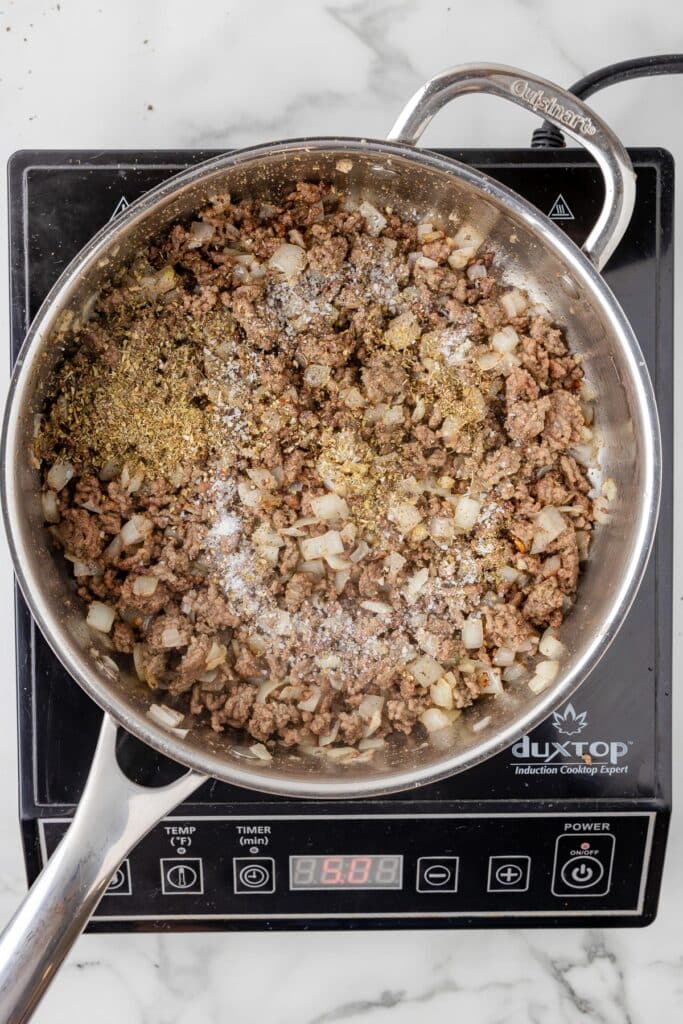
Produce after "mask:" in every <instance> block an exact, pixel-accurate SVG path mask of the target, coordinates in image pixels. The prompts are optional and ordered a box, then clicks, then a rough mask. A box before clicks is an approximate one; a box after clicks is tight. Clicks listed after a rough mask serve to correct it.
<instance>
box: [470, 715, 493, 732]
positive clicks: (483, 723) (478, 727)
mask: <svg viewBox="0 0 683 1024" xmlns="http://www.w3.org/2000/svg"><path fill="white" fill-rule="evenodd" d="M490 724H491V716H490V715H487V716H486V718H480V719H479V721H478V722H475V723H474V725H473V726H472V732H481V731H482V729H486V728H487V727H488V726H489V725H490Z"/></svg>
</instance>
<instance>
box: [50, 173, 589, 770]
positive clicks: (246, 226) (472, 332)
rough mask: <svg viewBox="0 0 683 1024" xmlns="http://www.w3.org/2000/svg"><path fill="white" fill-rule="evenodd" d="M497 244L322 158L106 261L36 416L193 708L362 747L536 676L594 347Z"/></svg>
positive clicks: (569, 522)
mask: <svg viewBox="0 0 683 1024" xmlns="http://www.w3.org/2000/svg"><path fill="white" fill-rule="evenodd" d="M475 242H476V239H475ZM499 271H500V268H499V267H498V266H497V263H496V258H495V254H494V253H492V252H488V251H485V246H483V245H481V244H480V245H478V246H477V245H476V244H474V245H473V246H471V247H470V248H469V249H460V248H458V243H457V241H456V239H455V238H453V237H450V236H448V235H447V234H446V233H445V232H443V231H441V230H439V229H437V228H434V227H433V226H432V225H429V224H421V225H419V226H417V227H416V225H414V224H412V223H409V222H407V221H402V220H401V219H400V218H399V217H398V216H397V215H396V214H395V213H392V212H390V211H384V212H383V213H382V212H381V211H377V210H374V208H373V207H371V206H369V205H368V204H362V205H361V207H360V208H359V209H356V208H354V207H353V205H352V204H351V203H350V202H349V201H348V199H346V198H345V197H343V196H341V195H340V194H338V193H337V192H335V191H334V190H333V189H332V188H331V187H329V186H327V185H325V184H311V183H304V184H301V185H299V186H298V187H297V188H296V189H295V190H294V191H293V192H292V194H291V195H289V196H288V197H287V198H286V199H285V200H284V201H283V202H281V203H280V204H278V205H270V204H263V203H255V202H250V201H248V200H245V201H242V202H240V203H233V202H232V201H231V200H230V198H229V197H224V198H217V199H216V200H215V201H214V202H213V204H212V205H211V206H209V207H207V208H206V209H205V210H203V211H202V212H201V214H200V216H199V219H198V220H197V221H196V222H195V223H193V224H191V225H189V226H186V225H176V226H175V227H174V228H173V229H172V230H171V231H170V232H169V233H168V235H167V237H166V238H165V239H162V240H161V241H159V242H158V243H157V244H155V245H153V246H150V248H149V249H148V250H147V251H146V252H145V253H142V254H141V255H140V256H139V258H138V259H137V260H136V261H134V263H133V264H132V265H131V266H130V267H128V268H127V269H126V270H125V271H124V272H122V273H121V274H120V275H119V276H118V277H117V279H116V280H114V281H112V282H111V283H110V285H109V286H108V287H107V288H105V289H104V290H103V291H102V293H101V295H100V297H99V299H98V302H97V305H96V306H95V311H94V314H93V318H92V320H91V321H90V323H88V324H87V325H86V327H84V328H82V329H81V331H80V334H78V335H77V336H76V338H75V343H74V347H73V350H72V351H71V352H70V354H69V355H68V357H67V358H65V360H64V362H63V364H62V365H61V366H60V367H59V368H58V369H57V370H56V371H55V375H54V380H53V382H52V387H51V391H50V397H49V399H48V401H47V404H46V408H45V416H44V418H43V424H42V427H41V429H40V431H39V433H38V436H37V438H36V446H35V450H36V455H37V456H38V457H39V458H41V459H42V460H43V465H44V467H45V499H44V500H45V509H46V519H47V520H48V521H49V522H50V523H51V524H52V525H51V531H52V534H53V536H54V539H55V541H56V544H57V545H58V547H60V548H61V549H63V551H64V552H65V554H66V555H67V557H69V558H70V559H71V560H72V562H73V564H74V574H75V577H76V583H77V587H78V592H79V594H80V595H81V597H82V598H83V600H84V602H86V603H88V604H91V605H92V608H91V613H90V615H89V620H90V621H91V624H92V625H93V627H94V628H98V627H99V628H100V629H101V627H102V625H104V626H105V627H106V625H107V617H106V614H105V620H104V622H103V620H102V618H101V609H99V610H98V609H97V606H95V605H94V604H93V602H95V601H97V602H99V603H104V604H106V605H108V606H109V607H110V609H111V610H112V612H113V616H114V617H113V621H112V623H111V625H110V628H109V630H108V631H107V634H102V635H101V639H102V642H104V643H105V645H106V643H108V642H109V641H110V643H111V647H112V648H113V650H114V651H115V652H118V655H120V657H121V664H124V663H125V659H126V658H128V659H131V660H132V662H133V664H134V667H135V672H136V673H137V676H138V678H139V680H140V683H141V685H145V686H147V687H149V688H150V689H151V690H153V691H155V692H156V691H158V695H156V696H155V700H161V701H163V702H164V703H166V704H167V705H169V706H170V707H172V708H174V709H177V710H179V711H181V712H183V713H184V715H185V716H186V717H185V722H184V725H185V726H187V727H190V728H191V727H192V723H193V720H195V719H198V720H201V721H206V722H209V723H210V725H211V726H212V728H213V729H214V730H216V731H218V732H221V731H223V730H225V729H226V728H232V729H239V730H246V732H247V733H248V734H249V735H250V736H251V737H252V738H253V739H254V740H257V741H258V742H259V744H263V743H267V744H268V745H270V746H273V745H274V744H278V743H279V744H281V745H282V746H284V747H292V746H296V745H298V746H299V747H301V748H302V749H303V750H310V749H313V748H315V749H317V750H323V751H325V750H331V749H334V748H335V747H336V748H339V747H345V748H349V751H348V756H349V758H351V757H357V756H359V752H360V751H363V753H362V754H360V756H365V757H371V756H372V751H373V749H375V748H377V747H378V746H379V745H380V744H381V742H382V741H383V740H384V739H385V738H386V737H387V736H388V735H389V734H390V733H391V732H393V731H398V732H402V733H410V732H412V731H413V730H414V729H415V728H416V727H417V728H419V729H421V728H423V727H426V728H427V730H429V731H431V730H434V729H438V728H443V727H446V726H447V725H449V724H450V723H451V722H452V721H454V720H455V718H457V717H458V716H459V715H460V713H461V710H462V709H464V708H467V707H468V706H470V705H471V704H472V703H473V702H474V701H477V700H480V699H482V700H483V699H495V694H496V693H497V692H500V689H501V687H505V686H508V685H509V686H515V685H520V680H526V681H528V682H530V684H531V685H532V688H533V689H536V690H538V689H540V688H541V687H542V685H543V682H542V679H541V677H540V676H539V675H538V674H534V672H535V669H534V666H535V665H536V664H537V660H538V649H539V639H540V637H541V633H542V632H543V631H544V630H547V629H548V628H549V627H550V628H554V627H557V626H559V625H560V623H561V621H562V618H563V616H564V614H565V613H566V611H567V610H568V608H569V607H570V605H571V601H572V597H573V595H574V592H575V589H576V586H577V579H578V571H579V559H580V557H585V555H586V551H587V547H588V542H589V539H590V531H591V529H592V525H593V519H594V515H593V512H594V510H593V502H592V499H591V497H589V493H590V487H589V483H588V481H587V478H586V472H585V470H584V467H583V465H582V462H583V461H585V457H582V455H581V454H580V453H582V452H585V450H586V448H587V446H588V445H589V444H590V430H589V428H588V424H587V422H586V418H585V411H586V408H587V406H586V395H585V392H584V391H582V376H583V374H582V370H581V364H580V360H579V359H578V358H577V357H576V356H575V355H573V354H572V353H571V352H570V350H569V348H568V345H567V342H566V340H565V338H564V334H563V332H562V330H561V329H560V328H558V327H557V326H556V325H554V324H552V323H550V321H549V320H548V319H546V318H545V317H544V316H542V315H538V314H534V313H533V312H532V310H531V307H530V302H529V300H528V298H527V296H526V295H525V294H524V293H522V292H521V291H519V290H518V289H514V288H504V287H503V286H502V285H501V284H500V283H499ZM93 395H95V396H96V397H95V399H94V398H93ZM147 408H149V414H148V415H146V414H145V409H147ZM79 410H80V414H81V415H80V418H79ZM155 417H156V419H155ZM580 459H581V461H579V460H580ZM580 552H581V556H580ZM541 646H542V648H543V647H544V646H545V645H543V644H542V645H541ZM550 648H551V650H552V651H553V652H554V656H555V658H556V657H557V651H558V650H559V649H560V648H559V647H558V644H557V641H556V640H553V641H551V643H550ZM490 695H493V697H491V696H490ZM261 753H262V750H261Z"/></svg>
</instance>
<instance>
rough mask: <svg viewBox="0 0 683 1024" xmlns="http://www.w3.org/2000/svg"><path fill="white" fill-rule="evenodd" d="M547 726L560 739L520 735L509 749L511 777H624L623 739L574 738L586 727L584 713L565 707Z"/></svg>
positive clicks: (568, 705) (624, 745) (625, 744)
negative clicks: (539, 738)
mask: <svg viewBox="0 0 683 1024" xmlns="http://www.w3.org/2000/svg"><path fill="white" fill-rule="evenodd" d="M550 721H551V724H552V725H553V728H554V729H555V730H556V732H557V734H558V736H561V737H562V739H556V740H555V739H552V740H532V739H531V737H530V736H522V738H521V740H519V741H518V742H517V743H515V745H514V746H513V747H512V749H511V751H510V752H511V754H512V756H513V758H514V761H512V764H513V765H514V769H515V775H625V774H626V773H627V772H628V765H627V764H622V763H621V761H622V760H623V758H624V757H625V756H626V754H627V753H628V750H629V746H630V743H629V742H626V741H625V740H589V739H584V740H581V739H576V738H575V737H577V736H578V735H579V734H580V733H582V732H583V730H584V729H585V728H586V727H587V726H588V712H586V711H578V712H577V711H576V710H575V709H574V706H573V704H567V705H566V706H565V707H564V708H563V710H562V711H556V712H555V713H554V714H553V716H552V718H551V720H550Z"/></svg>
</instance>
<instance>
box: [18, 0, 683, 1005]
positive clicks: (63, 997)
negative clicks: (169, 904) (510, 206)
mask: <svg viewBox="0 0 683 1024" xmlns="http://www.w3.org/2000/svg"><path fill="white" fill-rule="evenodd" d="M675 49H679V50H680V49H683V5H681V4H680V3H679V2H678V0H650V2H648V3H647V4H645V3H643V2H642V0H603V2H601V3H596V2H595V0H574V2H572V3H571V4H568V3H566V2H559V0H551V2H542V0H488V2H487V3H485V4H465V3H463V2H461V0H451V2H450V3H447V2H444V0H378V2H374V0H329V2H328V3H320V2H316V0H299V2H297V3H295V2H293V0H292V2H290V3H289V4H288V3H285V2H283V0H222V2H208V0H205V2H203V3H195V4H188V3H187V0H184V2H181V0H163V2H159V0H157V2H151V0H150V2H147V3H140V2H135V0H118V2H114V0H87V2H86V0H80V2H78V0H62V2H61V4H55V3H45V2H38V0H16V2H12V0H0V163H3V164H4V162H5V160H6V158H7V156H9V154H10V152H11V151H13V150H16V149H20V148H22V147H65V148H66V147H87V148H97V147H120V148H126V147H130V148H134V147H143V146H148V147H164V146H168V147H175V146H187V147H191V146H221V145H225V146H235V145H240V144H249V143H255V142H261V141H265V140H268V139H274V138H278V137H288V136H290V137H291V136H298V135H305V134H312V135H313V134H333V133H340V134H349V135H352V134H365V135H377V136H381V135H382V134H383V133H384V132H386V130H387V129H388V128H389V126H390V125H391V123H392V120H393V117H394V115H395V114H396V112H397V111H398V109H399V108H400V106H401V105H402V103H403V101H404V100H405V99H406V98H407V96H408V95H409V94H410V93H411V92H412V91H413V89H414V88H415V87H416V86H417V85H418V84H420V82H421V81H422V80H423V79H425V78H427V77H429V76H430V75H431V74H433V73H434V72H435V71H438V70H440V69H442V68H444V67H447V66H448V65H451V64H456V63H460V62H464V61H475V60H477V59H484V60H489V61H496V60H497V61H502V62H506V63H516V64H518V65H519V66H522V67H528V68H529V69H530V70H534V71H536V72H538V73H540V74H543V75H546V76H547V77H549V78H551V79H552V78H554V79H556V80H557V81H558V82H561V83H564V84H568V83H569V82H571V81H573V80H574V79H576V78H577V77H579V75H580V74H582V73H584V72H586V71H588V70H590V69H592V68H594V67H596V66H599V65H601V64H605V63H608V62H610V61H613V60H619V59H623V58H625V57H628V56H633V55H637V54H640V53H653V52H666V51H670V50H675ZM682 103H683V80H680V79H679V80H671V79H670V80H666V81H665V80H659V81H651V82H648V83H638V84H631V85H627V86H620V87H618V88H616V89H614V90H612V91H611V92H608V93H605V94H604V95H601V96H600V97H599V99H597V100H596V108H597V109H598V110H599V111H600V112H601V113H602V114H603V115H604V116H606V117H607V118H608V120H610V121H611V123H612V124H613V126H614V127H615V128H616V130H617V131H618V132H619V133H620V134H621V136H622V138H623V139H624V140H625V141H626V142H627V143H631V144H641V145H647V144H651V145H664V146H667V147H668V148H669V149H671V150H672V151H673V152H674V154H675V155H676V156H677V157H681V156H683V135H682V134H681V122H680V116H679V111H680V107H681V104H682ZM531 127H532V121H531V120H530V119H529V118H528V116H527V115H525V114H524V113H523V112H521V111H516V110H514V109H511V108H501V106H500V105H499V104H497V103H495V102H494V101H488V100H483V99H481V98H477V99H468V100H466V101H463V102H461V103H460V104H458V105H457V107H456V108H452V109H450V110H449V111H446V112H445V113H444V114H443V115H442V116H441V117H440V118H439V119H438V120H437V122H436V124H435V125H434V126H433V127H432V128H431V129H430V133H429V136H428V138H429V141H432V142H433V143H435V144H436V143H442V144H463V145H475V144H479V145H485V144H491V145H500V144H506V143H509V144H515V145H516V144H522V145H523V144H525V143H526V140H527V139H528V134H529V131H530V130H531ZM0 187H2V188H3V189H4V183H3V184H2V186H0ZM0 232H1V237H0V281H1V282H5V281H6V279H7V278H6V220H5V202H4V196H3V197H2V201H0ZM677 238H678V241H679V244H680V242H681V239H683V235H682V234H681V215H680V214H679V217H678V225H677ZM681 265H683V261H679V266H681ZM677 296H678V303H679V305H680V303H682V302H683V278H682V276H681V272H680V270H679V272H678V274H677ZM6 307H7V295H6V289H5V286H4V284H3V286H2V287H1V288H0V324H1V325H2V332H3V337H6V325H7V308H6ZM681 362H683V361H679V373H678V377H679V380H678V386H677V394H678V395H679V396H680V395H681V394H682V393H683V392H682V389H681V384H682V383H683V382H682V381H681V380H680V377H681V372H680V370H681ZM6 364H7V355H6V353H5V356H4V357H3V358H2V359H1V360H0V366H2V373H1V374H0V385H1V387H2V390H3V392H4V390H5V388H6V384H7V375H6V369H5V368H6ZM681 441H683V437H680V432H679V444H678V446H677V447H678V451H679V454H680V450H681V444H680V442H681ZM678 470H679V472H678V477H677V479H678V481H679V483H680V479H681V478H680V458H679V466H678ZM678 520H679V523H680V515H679V517H678ZM680 550H681V549H680V544H679V546H678V550H677V563H676V568H677V571H676V578H675V595H674V600H675V610H676V621H675V641H674V642H675V658H674V663H676V662H679V661H680V655H681V615H680V612H679V609H680V608H682V607H683V605H681V600H683V584H682V579H681V571H680V570H681V558H680ZM0 559H1V562H0V564H1V565H2V572H1V573H0V645H1V649H2V650H3V651H5V652H6V656H5V671H4V673H3V679H4V685H3V686H2V688H1V689H0V780H2V781H1V784H0V920H4V919H6V917H7V916H8V915H9V914H10V912H11V910H12V908H13V907H14V906H15V904H16V902H17V901H18V899H19V898H20V896H21V894H22V893H23V891H24V887H25V879H24V873H23V866H22V862H21V856H20V847H19V829H18V824H17V816H16V796H15V793H16V782H15V779H16V767H15V758H16V751H15V738H14V720H15V709H14V679H13V668H12V663H11V654H10V652H11V651H12V621H11V620H12V611H11V609H12V601H11V579H10V569H9V563H8V559H7V555H6V550H5V547H4V539H3V541H2V552H1V553H0ZM682 715H683V712H682V711H681V708H680V707H679V708H678V709H677V713H676V720H675V735H676V736H677V737H680V736H681V735H683V718H682ZM682 771H683V768H682V763H681V760H680V758H677V760H676V777H677V780H680V779H681V776H682ZM682 855H683V818H679V816H678V815H676V817H675V819H674V825H673V834H672V837H671V841H670V846H669V855H668V861H667V866H666V875H665V880H664V889H663V900H662V907H661V910H660V915H659V918H658V920H657V921H656V923H655V924H654V925H653V926H652V927H651V928H649V929H648V930H645V931H638V930H636V931H626V930H620V931H604V932H603V931H600V932H598V931H591V932H588V931H580V930H571V931H545V930H544V931H533V932H532V931H523V932H520V931H518V932H502V931H499V932H483V931H479V932H473V933H469V934H466V933H458V932H450V933H449V932H422V933H418V932H409V933H391V932H384V933H375V934H355V935H348V934H331V935H320V934H315V933H314V934H280V935H267V934H257V935H210V934H205V935H172V936H163V937H160V936H152V935H148V936H125V935H121V936H115V935H111V936H84V937H83V938H82V939H81V941H80V942H79V944H78V946H77V948H76V950H75V952H74V953H73V954H72V955H71V956H70V958H69V960H68V962H67V963H66V965H65V967H64V969H63V971H62V973H61V975H60V977H59V978H58V979H57V981H56V982H55V984H54V986H53V988H52V990H51V991H50V993H49V995H48V997H47V998H46V1000H45V1002H44V1004H43V1006H42V1007H41V1008H40V1010H39V1011H38V1013H37V1015H36V1020H37V1021H39V1022H42V1024H47V1022H50V1024H56V1022H62V1021H67V1020H68V1021H69V1022H70V1024H82V1022H83V1024H85V1022H88V1024H89V1022H90V1021H91V1020H92V1019H93V1017H95V1018H96V1019H97V1020H98V1021H99V1022H100V1024H124V1022H125V1024H179V1022H182V1024H216V1022H219V1021H240V1022H241V1021H247V1020H250V1021H251V1020H255V1019H257V1017H258V1019H264V1020H268V1021H269V1022H271V1024H294V1022H297V1024H303V1022H310V1024H313V1022H318V1024H323V1022H325V1024H328V1022H329V1024H332V1022H335V1021H354V1022H356V1021H359V1022H361V1021H362V1022H366V1021H367V1022H370V1021H373V1022H375V1021H376V1022H383V1021H390V1022H391V1024H404V1022H411V1024H412V1022H413V1021H418V1020H419V1021H437V1020H441V1019H442V1018H443V1016H444V1015H446V1016H447V1017H448V1018H449V1019H457V1018H462V1019H467V1020H470V1021H472V1022H475V1024H494V1022H495V1024H498V1022H500V1024H502V1022H505V1024H578V1022H585V1021H586V1022H587V1021H590V1022H595V1024H650V1022H652V1021H654V1020H658V1021H661V1022H662V1024H668V1022H673V1021H674V1020H679V1019H681V1014H682V1013H683V929H682V928H681V926H680V917H681V911H682V910H683V866H682V864H683V859H682Z"/></svg>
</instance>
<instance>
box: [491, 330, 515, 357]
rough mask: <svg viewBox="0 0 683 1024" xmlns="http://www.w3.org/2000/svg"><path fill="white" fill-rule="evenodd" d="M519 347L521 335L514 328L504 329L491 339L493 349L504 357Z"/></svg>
mask: <svg viewBox="0 0 683 1024" xmlns="http://www.w3.org/2000/svg"><path fill="white" fill-rule="evenodd" d="M517 345H519V335H518V334H517V331H516V330H515V329H514V327H502V328H501V330H499V331H496V333H495V334H494V335H493V337H492V338H491V348H493V349H495V350H496V352H500V353H501V355H503V354H504V353H505V352H512V351H513V349H515V348H516V347H517Z"/></svg>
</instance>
